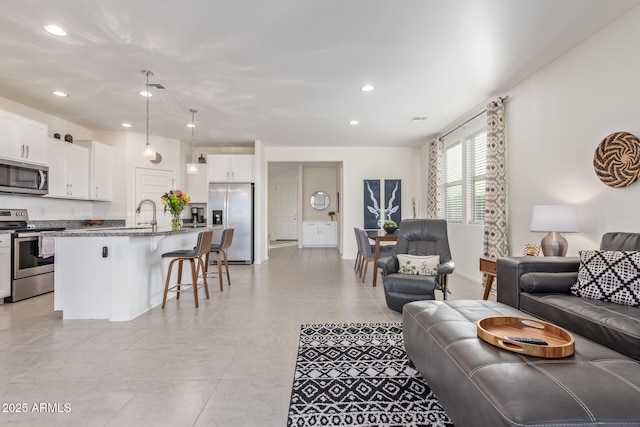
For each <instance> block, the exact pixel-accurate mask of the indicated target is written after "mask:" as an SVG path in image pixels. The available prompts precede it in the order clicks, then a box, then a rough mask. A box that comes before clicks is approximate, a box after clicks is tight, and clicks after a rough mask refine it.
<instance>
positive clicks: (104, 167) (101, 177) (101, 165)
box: [89, 141, 113, 201]
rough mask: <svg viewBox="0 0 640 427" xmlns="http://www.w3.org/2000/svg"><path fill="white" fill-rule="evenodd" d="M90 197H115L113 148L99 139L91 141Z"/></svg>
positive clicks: (106, 199)
mask: <svg viewBox="0 0 640 427" xmlns="http://www.w3.org/2000/svg"><path fill="white" fill-rule="evenodd" d="M90 169H91V187H90V190H91V191H90V197H89V198H90V199H92V200H104V201H111V200H112V199H113V148H111V147H110V146H108V145H105V144H102V143H101V142H98V141H91V168H90Z"/></svg>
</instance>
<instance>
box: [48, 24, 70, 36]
mask: <svg viewBox="0 0 640 427" xmlns="http://www.w3.org/2000/svg"><path fill="white" fill-rule="evenodd" d="M43 28H44V29H45V31H46V32H47V33H49V34H53V35H54V36H60V37H63V36H66V35H67V32H66V31H65V30H63V29H62V28H60V27H58V26H57V25H52V24H48V25H45V26H44V27H43Z"/></svg>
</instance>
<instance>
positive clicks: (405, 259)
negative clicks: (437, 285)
mask: <svg viewBox="0 0 640 427" xmlns="http://www.w3.org/2000/svg"><path fill="white" fill-rule="evenodd" d="M398 264H400V268H399V269H398V271H399V272H400V273H402V274H415V275H418V276H435V275H436V274H437V273H438V265H439V264H440V255H425V256H418V255H405V254H398Z"/></svg>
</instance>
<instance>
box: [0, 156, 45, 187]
mask: <svg viewBox="0 0 640 427" xmlns="http://www.w3.org/2000/svg"><path fill="white" fill-rule="evenodd" d="M0 192H2V193H12V194H31V195H44V194H47V193H48V192H49V168H48V167H47V166H45V165H35V164H30V163H24V162H19V161H15V160H8V159H0Z"/></svg>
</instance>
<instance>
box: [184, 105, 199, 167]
mask: <svg viewBox="0 0 640 427" xmlns="http://www.w3.org/2000/svg"><path fill="white" fill-rule="evenodd" d="M189 111H191V123H189V124H188V125H187V126H189V127H190V128H191V156H192V157H193V131H194V129H195V128H196V113H197V112H198V110H196V109H195V108H192V109H190V110H189ZM187 174H189V175H197V174H198V164H197V163H187Z"/></svg>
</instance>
